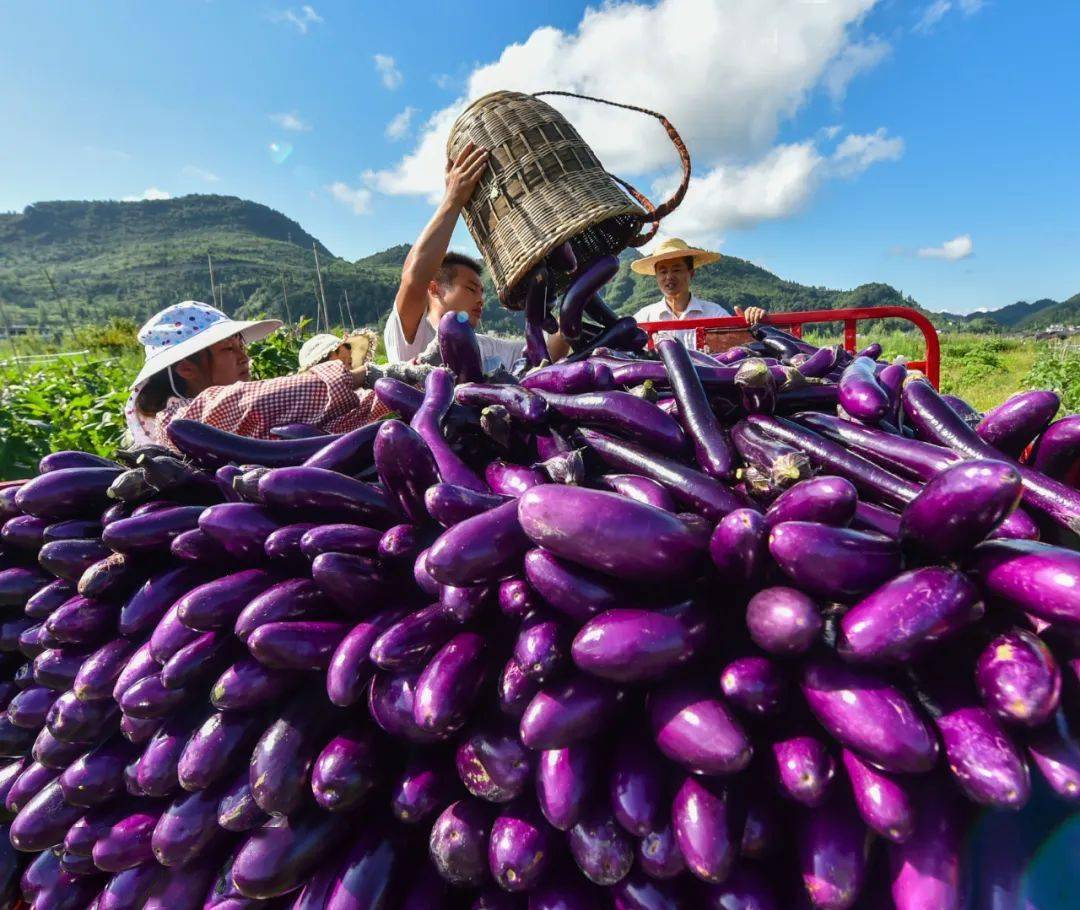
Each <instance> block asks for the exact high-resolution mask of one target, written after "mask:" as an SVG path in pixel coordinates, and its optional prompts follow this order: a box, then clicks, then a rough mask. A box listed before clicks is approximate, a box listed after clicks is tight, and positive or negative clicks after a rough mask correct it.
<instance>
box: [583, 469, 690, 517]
mask: <svg viewBox="0 0 1080 910" xmlns="http://www.w3.org/2000/svg"><path fill="white" fill-rule="evenodd" d="M599 482H600V483H601V484H602V485H603V486H604V487H605V488H606V489H609V490H611V491H612V492H615V493H619V494H621V495H623V496H625V497H627V498H628V499H633V500H636V501H637V502H643V503H645V505H649V506H655V507H656V508H657V509H663V510H664V511H665V512H676V511H678V509H677V507H676V505H675V500H674V499H672V497H671V494H670V493H668V491H667V490H666V489H665V488H664V487H663V486H662V485H661V484H659V483H657V482H656V481H655V480H650V479H649V478H648V477H642V476H641V475H640V474H604V475H602V476H601V477H600V478H599Z"/></svg>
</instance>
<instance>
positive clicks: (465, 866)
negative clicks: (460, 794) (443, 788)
mask: <svg viewBox="0 0 1080 910" xmlns="http://www.w3.org/2000/svg"><path fill="white" fill-rule="evenodd" d="M493 821H494V812H493V811H492V809H490V808H489V807H488V806H487V805H486V804H485V803H483V802H481V801H480V800H477V799H469V798H466V799H462V800H458V801H457V802H455V803H451V804H450V805H449V806H447V807H446V809H445V810H443V813H442V814H441V815H440V816H439V818H438V819H437V820H436V822H435V824H434V825H433V826H432V829H431V837H430V839H429V842H428V849H429V852H430V854H431V859H432V862H433V863H434V864H435V868H436V869H438V871H439V875H441V876H442V877H443V879H445V880H446V881H447V882H449V883H450V884H451V885H458V886H461V887H475V886H476V885H479V884H481V883H482V882H483V881H484V880H485V879H486V878H487V875H488V858H487V842H488V836H489V832H490V831H491V825H492V822H493Z"/></svg>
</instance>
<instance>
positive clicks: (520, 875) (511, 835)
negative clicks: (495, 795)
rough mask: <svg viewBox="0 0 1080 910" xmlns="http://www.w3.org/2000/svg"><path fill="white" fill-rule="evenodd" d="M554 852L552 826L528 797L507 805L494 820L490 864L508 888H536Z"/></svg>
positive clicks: (516, 889)
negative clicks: (550, 826)
mask: <svg viewBox="0 0 1080 910" xmlns="http://www.w3.org/2000/svg"><path fill="white" fill-rule="evenodd" d="M551 852H552V836H551V829H550V828H549V827H548V825H547V822H546V821H544V819H543V817H542V816H541V815H540V813H539V812H537V811H536V808H535V806H534V805H531V804H530V803H529V802H528V801H526V800H522V801H520V802H517V803H512V804H510V805H508V806H504V807H503V808H502V809H501V810H500V812H499V814H498V816H497V817H496V818H495V821H493V822H492V823H491V835H490V837H489V838H488V866H489V868H490V870H491V875H492V877H493V878H494V879H495V881H496V882H497V883H498V884H499V886H500V887H501V888H503V890H505V891H509V892H511V893H513V892H519V891H529V890H531V889H533V888H534V887H535V886H536V885H537V884H538V883H539V881H540V879H541V878H542V877H543V876H544V873H545V872H546V871H547V868H548V865H549V863H550V855H551Z"/></svg>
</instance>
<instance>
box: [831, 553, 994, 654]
mask: <svg viewBox="0 0 1080 910" xmlns="http://www.w3.org/2000/svg"><path fill="white" fill-rule="evenodd" d="M985 612H986V605H985V604H984V603H983V601H982V599H981V597H980V596H979V592H978V590H977V589H976V587H975V586H974V585H973V584H972V583H971V582H970V581H969V580H968V578H967V576H966V575H964V574H962V573H960V572H957V571H955V570H953V569H945V568H941V567H938V566H929V567H927V568H923V569H913V570H912V571H910V572H903V573H901V574H900V575H897V576H896V577H895V578H894V579H892V580H891V581H887V582H886V583H885V584H883V585H882V586H881V587H880V588H878V589H877V590H876V591H874V592H872V593H871V594H870V595H868V596H867V597H865V598H864V599H863V600H861V601H859V602H858V603H857V604H855V606H853V607H852V608H851V609H850V610H848V611H847V612H846V613H845V614H844V615H843V617H842V618H841V620H840V624H839V632H840V634H839V636H838V640H837V649H838V651H839V652H840V654H841V655H843V657H844V658H845V659H847V660H851V661H862V662H884V661H904V660H908V659H910V658H912V657H914V656H916V655H922V654H924V653H925V652H926V651H927V650H929V649H931V648H933V647H934V646H936V645H937V644H938V643H939V642H941V641H943V640H945V639H947V638H949V637H952V636H954V635H956V634H957V633H958V632H960V631H962V630H963V629H965V628H966V627H967V626H969V625H971V624H972V623H975V622H978V621H979V620H980V619H982V617H983V615H984V614H985Z"/></svg>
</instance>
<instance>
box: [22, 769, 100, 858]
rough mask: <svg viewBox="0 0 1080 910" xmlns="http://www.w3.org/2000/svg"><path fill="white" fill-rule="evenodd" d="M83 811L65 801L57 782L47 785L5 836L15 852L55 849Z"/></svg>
mask: <svg viewBox="0 0 1080 910" xmlns="http://www.w3.org/2000/svg"><path fill="white" fill-rule="evenodd" d="M82 814H83V810H82V809H80V808H78V807H77V806H71V805H69V804H68V803H67V802H66V801H65V800H64V793H63V791H62V790H61V789H60V781H59V779H58V778H57V779H54V780H53V781H52V782H51V783H48V784H46V785H45V786H44V787H43V788H42V789H41V790H39V791H38V793H37V794H36V795H35V796H34V797H33V798H32V799H31V800H30V802H28V803H27V804H26V805H25V806H23V807H22V809H20V810H19V814H18V815H17V816H16V817H15V820H14V821H13V822H12V823H11V827H10V829H9V831H8V835H9V837H10V838H11V844H12V846H13V847H14V848H15V849H16V850H20V851H22V852H24V853H37V852H39V851H42V850H49V849H50V848H52V847H56V846H58V845H59V844H61V843H62V842H63V840H64V835H65V834H66V833H67V830H68V829H69V828H70V827H71V826H72V825H73V824H74V823H75V822H76V821H78V819H79V817H80V816H81V815H82Z"/></svg>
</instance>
